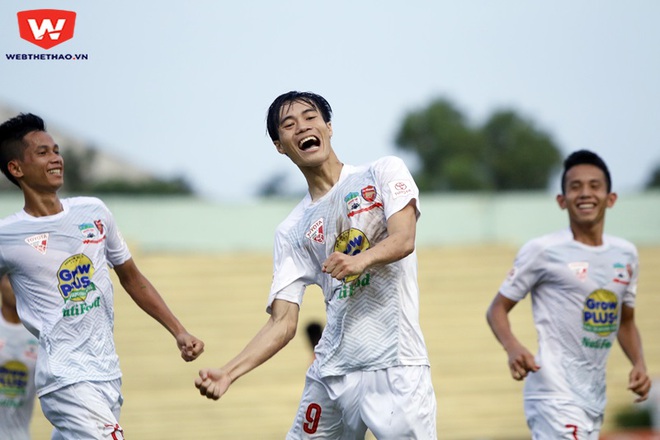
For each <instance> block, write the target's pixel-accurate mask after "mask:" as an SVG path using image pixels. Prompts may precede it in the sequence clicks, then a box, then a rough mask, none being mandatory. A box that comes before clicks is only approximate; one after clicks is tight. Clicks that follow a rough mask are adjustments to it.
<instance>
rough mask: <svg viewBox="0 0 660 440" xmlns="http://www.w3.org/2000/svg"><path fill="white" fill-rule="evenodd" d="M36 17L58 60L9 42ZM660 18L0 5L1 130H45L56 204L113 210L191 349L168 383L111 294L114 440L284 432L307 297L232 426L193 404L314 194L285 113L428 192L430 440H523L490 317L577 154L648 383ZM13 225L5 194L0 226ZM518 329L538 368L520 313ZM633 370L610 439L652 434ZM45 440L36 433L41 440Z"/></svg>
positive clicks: (647, 14) (339, 5) (557, 224)
mask: <svg viewBox="0 0 660 440" xmlns="http://www.w3.org/2000/svg"><path fill="white" fill-rule="evenodd" d="M44 8H49V9H64V10H69V11H74V12H76V22H75V34H74V36H73V38H72V39H70V40H68V41H65V42H62V43H61V44H58V45H56V46H54V47H53V48H51V49H48V50H45V49H42V48H41V47H39V46H37V45H35V44H32V43H30V42H29V41H26V40H24V39H22V38H21V37H20V35H19V31H18V21H17V15H16V14H17V12H20V11H24V10H27V9H44ZM659 14H660V4H659V3H657V2H653V1H651V0H646V1H643V0H640V1H635V2H633V3H626V4H622V3H620V2H616V1H613V0H606V1H585V2H579V3H577V4H576V3H575V2H569V1H564V0H560V1H556V2H553V3H552V4H542V3H530V2H525V1H522V0H519V1H513V0H502V1H498V2H487V1H471V2H445V1H439V2H427V1H412V2H404V3H399V2H382V1H381V2H375V1H364V2H359V3H355V2H348V1H344V0H338V1H335V2H332V3H328V4H321V3H310V2H303V1H290V0H285V1H282V2H277V3H272V2H265V1H255V2H249V3H240V2H231V3H218V2H213V1H210V0H200V1H196V2H155V1H151V0H149V1H143V2H139V3H136V2H129V1H127V0H119V1H116V2H113V3H112V6H108V5H105V4H101V3H98V2H97V3H94V2H85V1H82V0H68V1H64V0H48V1H46V0H33V1H31V2H30V4H29V5H27V4H26V3H25V2H23V1H20V0H5V1H3V2H2V3H0V57H1V59H0V78H1V79H2V81H1V82H0V117H1V118H0V119H2V120H5V119H7V118H9V117H11V116H14V115H15V114H17V113H18V112H28V111H29V112H33V113H36V114H39V115H40V116H42V117H44V119H45V120H46V122H47V124H48V129H49V131H50V132H51V133H52V134H53V135H54V137H55V139H56V141H57V142H58V143H59V145H60V146H61V148H62V151H63V155H64V157H65V162H66V179H65V188H64V189H63V195H77V194H93V195H97V196H100V197H101V198H103V200H104V201H105V202H106V203H107V204H108V206H109V207H110V209H111V210H112V211H113V213H114V214H115V217H116V218H117V221H118V223H119V225H120V227H121V229H122V233H123V234H124V236H125V237H126V238H127V240H128V241H129V243H130V244H131V248H132V250H133V253H134V256H135V258H136V261H137V263H138V265H139V266H140V267H141V269H142V270H143V272H145V273H146V275H147V276H148V277H149V278H150V279H151V280H152V282H154V284H155V285H156V286H157V287H158V288H159V290H160V291H161V293H162V294H163V296H165V298H166V300H167V301H168V303H169V304H170V305H171V307H172V308H173V309H174V310H175V312H176V313H177V314H178V316H179V317H180V318H181V319H182V321H184V322H185V323H186V325H187V326H188V327H189V328H190V330H191V331H192V332H193V333H195V334H196V335H198V336H199V337H201V338H203V339H205V341H206V343H207V353H206V354H205V355H204V356H203V357H202V358H201V359H200V360H199V361H197V362H195V363H194V364H184V363H183V362H181V361H180V359H179V358H178V355H177V352H176V349H175V346H174V343H173V341H171V340H170V337H169V336H168V335H167V333H166V332H165V331H164V330H162V329H161V328H159V327H158V325H157V324H156V323H155V322H153V321H152V320H151V319H150V318H148V317H147V316H145V315H144V314H143V313H142V312H141V311H139V310H138V309H137V307H135V305H134V304H132V303H131V302H130V300H128V299H127V296H126V295H124V294H123V292H122V291H121V288H117V304H116V308H117V324H116V338H117V345H118V350H119V352H120V356H121V363H122V368H123V371H124V375H125V376H124V393H125V397H126V404H125V406H124V410H123V414H122V424H123V425H124V427H125V428H126V431H127V435H128V436H130V438H139V439H151V438H154V439H155V438H159V439H160V438H172V439H174V438H196V439H218V438H222V439H229V438H254V439H270V438H273V439H276V438H283V437H284V434H285V432H286V430H287V429H288V428H289V426H290V424H291V422H292V419H293V415H294V412H295V409H296V407H297V404H298V399H299V397H300V392H301V390H302V386H303V381H304V374H305V369H306V368H307V366H308V365H309V362H311V351H310V349H309V346H308V343H307V341H306V335H305V331H304V330H305V329H304V328H303V327H304V326H305V325H306V324H307V323H309V322H312V321H319V322H321V323H323V319H324V312H323V303H322V298H321V295H320V294H319V292H315V290H314V289H313V288H312V289H310V291H309V292H308V293H307V295H306V298H305V304H304V306H303V309H302V312H301V313H302V315H301V321H300V329H299V332H298V336H297V337H296V339H295V340H294V341H293V342H292V343H291V344H290V345H289V346H288V347H287V348H286V349H285V350H284V351H283V352H282V353H280V354H279V355H278V356H276V357H275V358H274V359H273V360H271V361H270V362H269V363H268V364H266V365H265V366H263V367H261V368H260V369H258V370H256V371H255V372H253V373H252V374H251V375H248V376H246V377H245V378H243V379H241V380H240V381H239V382H238V383H237V384H236V385H235V386H234V387H232V389H231V391H230V393H229V394H228V395H227V396H226V397H225V398H223V400H222V401H220V402H216V403H211V402H206V401H205V400H204V399H202V398H201V397H199V396H197V395H196V394H195V389H194V388H193V386H192V381H193V379H194V377H195V375H196V374H197V370H198V369H199V368H201V367H205V366H216V365H220V364H222V363H224V362H225V361H226V360H228V359H229V358H230V357H231V356H233V355H234V354H235V353H237V352H238V351H239V350H240V349H241V348H242V347H243V346H244V344H245V343H246V342H247V341H248V340H249V338H251V337H252V335H253V334H254V333H255V332H256V331H257V329H258V328H260V326H261V325H262V324H263V322H265V320H266V319H267V315H266V313H265V303H266V298H267V293H268V288H269V285H270V278H271V258H270V255H271V252H272V239H273V233H274V229H275V227H276V226H277V224H278V223H279V222H280V221H281V220H282V219H283V218H284V217H285V216H286V215H287V213H288V212H289V211H290V210H291V209H292V208H293V206H295V204H296V203H297V200H298V199H299V198H300V197H301V196H302V194H303V193H304V191H305V182H304V180H303V178H302V176H301V175H300V173H299V171H298V170H297V169H296V167H295V166H293V165H292V164H291V163H290V162H289V160H288V159H287V158H286V157H284V156H280V155H278V154H277V153H276V151H275V149H274V148H273V146H272V144H271V142H270V140H269V138H268V136H267V135H266V130H265V116H266V111H267V108H268V105H269V104H270V102H272V100H273V99H274V98H275V97H276V96H277V95H279V94H281V93H283V92H286V91H289V90H294V89H295V90H310V91H315V92H317V93H320V94H322V95H324V96H325V97H326V98H327V99H328V101H329V102H330V104H331V105H332V106H333V109H334V110H335V116H334V118H333V128H334V136H333V146H334V148H335V150H336V151H337V153H338V156H339V157H340V159H342V160H344V161H346V162H348V163H353V164H361V163H365V162H369V161H371V160H374V159H376V158H378V157H381V156H384V155H389V154H394V155H397V156H400V157H402V158H403V159H404V160H405V161H406V163H407V164H408V166H409V168H410V169H411V171H412V172H413V174H414V176H415V179H416V181H417V183H418V185H419V187H420V190H421V191H422V199H421V206H422V212H423V214H422V217H421V219H420V222H419V231H418V250H419V260H420V263H419V264H420V287H421V301H422V317H421V319H422V326H423V329H424V332H425V336H426V338H427V344H428V347H429V352H430V356H431V362H432V365H433V377H434V385H435V389H436V394H437V397H438V433H439V435H440V438H445V439H457V440H458V439H466V440H467V439H470V440H477V439H479V440H487V439H488V440H504V439H507V440H513V439H516V440H517V439H525V438H528V437H529V435H528V434H527V428H526V426H525V422H524V417H523V414H522V387H521V385H520V384H518V383H515V382H513V381H511V380H510V379H509V378H508V374H507V369H506V358H505V355H504V352H503V351H502V350H501V349H500V347H499V345H498V344H497V342H496V341H495V339H494V337H493V336H492V335H491V334H490V331H489V329H488V328H487V325H486V322H485V318H484V314H485V310H486V307H487V306H488V303H489V302H490V300H491V298H492V296H493V295H494V294H495V293H496V291H497V289H498V287H499V285H500V283H501V282H502V280H503V278H504V276H505V274H506V272H507V271H508V270H509V268H510V266H511V264H512V262H513V258H514V256H515V253H516V250H517V248H518V247H519V246H520V245H521V244H522V243H524V242H525V241H527V240H528V239H530V238H532V237H534V236H537V235H540V234H544V233H546V232H550V231H552V230H555V229H559V228H563V227H566V225H567V221H566V214H565V213H564V212H562V211H560V210H559V209H558V208H557V206H556V203H555V202H554V195H555V194H556V193H557V191H558V190H559V171H560V168H561V160H562V158H563V157H565V156H566V155H567V154H568V153H570V152H571V151H574V150H577V149H581V148H587V149H591V150H593V151H595V152H597V153H598V154H600V155H601V156H602V157H603V158H604V159H605V160H606V162H607V163H608V165H609V166H610V169H611V172H612V176H613V184H614V190H615V191H617V192H619V195H620V198H619V201H618V202H617V205H616V206H615V208H614V209H612V210H611V211H610V212H609V213H608V218H607V228H606V229H607V232H609V233H612V234H616V235H620V236H623V237H625V238H627V239H629V240H631V241H633V242H634V243H635V244H636V245H637V246H638V247H639V249H640V256H641V266H642V277H641V280H640V288H639V300H638V301H639V303H638V310H637V315H638V316H637V319H638V324H639V326H640V329H641V332H642V336H643V338H644V345H645V351H646V356H647V362H648V364H649V365H648V367H649V371H651V373H652V374H654V375H655V376H660V345H658V342H657V341H656V339H657V335H658V334H660V333H659V332H660V328H659V325H660V324H659V322H660V321H658V319H657V317H656V315H655V311H657V310H660V304H659V302H660V299H659V295H658V288H657V286H658V285H660V278H659V277H660V271H658V270H657V269H658V268H660V131H659V130H657V128H656V127H657V124H658V121H659V120H660V86H659V85H658V84H659V83H658V80H657V78H659V77H660V63H659V61H658V57H657V48H658V47H660V28H659V27H658V26H657V17H658V15H659ZM45 38H49V37H48V36H46V37H45ZM45 55H48V56H52V57H53V58H58V57H55V56H54V55H62V57H60V58H64V59H46V58H47V57H45ZM66 58H76V59H75V60H74V59H69V60H67V59H66ZM21 207H22V198H21V195H20V192H19V191H18V190H17V189H16V188H14V187H12V186H11V184H10V183H9V182H8V181H6V179H2V180H1V181H0V216H2V217H4V216H6V215H8V214H10V213H12V212H15V211H16V210H19V209H21ZM513 319H514V323H513V324H514V326H515V328H516V329H517V331H518V332H520V334H521V337H523V338H525V340H526V342H527V343H528V344H529V345H530V346H531V347H534V344H535V338H536V336H535V331H534V328H533V324H532V322H531V312H530V304H529V301H525V302H524V303H521V304H520V305H519V306H518V307H517V308H516V310H515V311H514V317H513ZM628 369H629V367H628V364H627V361H626V360H625V358H624V356H623V355H622V354H621V353H620V350H619V349H618V348H615V349H613V352H612V356H611V361H610V365H609V370H608V378H609V379H608V380H609V385H608V386H609V389H608V397H609V404H608V409H607V413H606V425H605V428H606V429H605V430H604V432H606V433H607V434H608V435H609V436H610V437H608V438H609V439H614V438H615V437H614V436H615V433H617V432H622V431H625V432H628V435H632V434H630V432H632V431H631V430H634V429H636V428H641V429H643V430H648V429H649V428H650V426H651V424H652V423H653V421H652V417H651V416H652V414H653V411H652V410H653V406H651V405H642V406H632V405H631V402H632V400H633V399H632V396H631V395H630V394H629V393H628V392H627V391H626V390H625V386H626V383H627V374H628ZM656 423H657V422H656ZM48 432H49V427H48V424H47V422H46V421H45V420H44V419H43V416H41V415H40V414H37V415H36V416H35V420H34V436H35V439H41V438H48V434H47V433H48ZM639 435H640V436H641V434H639Z"/></svg>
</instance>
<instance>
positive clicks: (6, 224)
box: [0, 211, 24, 231]
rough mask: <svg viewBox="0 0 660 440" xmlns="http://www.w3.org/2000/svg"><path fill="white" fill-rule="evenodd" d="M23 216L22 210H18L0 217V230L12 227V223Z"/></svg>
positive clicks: (7, 229) (8, 229)
mask: <svg viewBox="0 0 660 440" xmlns="http://www.w3.org/2000/svg"><path fill="white" fill-rule="evenodd" d="M23 217H24V214H23V212H22V211H19V212H15V213H13V214H10V215H8V216H7V217H4V218H2V219H0V231H10V230H11V229H12V225H14V224H16V223H17V222H19V221H21V219H22V218H23Z"/></svg>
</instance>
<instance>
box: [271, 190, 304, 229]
mask: <svg viewBox="0 0 660 440" xmlns="http://www.w3.org/2000/svg"><path fill="white" fill-rule="evenodd" d="M310 203H311V198H310V196H309V194H307V195H306V196H305V197H304V198H303V199H302V200H301V201H300V202H298V204H297V205H296V206H295V207H294V208H293V209H292V210H291V212H290V213H289V214H288V215H287V216H286V217H285V218H284V220H282V221H281V222H280V224H279V225H277V228H276V229H275V235H276V237H277V236H282V235H287V234H288V233H289V231H290V230H291V229H293V228H295V227H296V225H297V224H298V223H299V222H300V220H301V219H302V218H303V217H304V215H305V209H307V207H308V206H309V205H310Z"/></svg>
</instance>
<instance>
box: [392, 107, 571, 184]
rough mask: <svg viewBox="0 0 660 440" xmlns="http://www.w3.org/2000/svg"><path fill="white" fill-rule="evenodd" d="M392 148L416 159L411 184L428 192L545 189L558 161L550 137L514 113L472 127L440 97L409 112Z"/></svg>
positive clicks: (498, 114) (500, 113)
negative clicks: (396, 148)
mask: <svg viewBox="0 0 660 440" xmlns="http://www.w3.org/2000/svg"><path fill="white" fill-rule="evenodd" d="M396 144H397V146H398V147H399V148H401V149H403V150H407V151H410V152H412V153H414V154H416V155H417V156H418V157H419V159H420V164H421V167H420V169H419V170H418V171H417V172H416V173H415V180H416V182H417V185H418V186H419V189H420V191H428V192H430V191H452V190H459V191H465V190H470V191H480V190H494V191H504V190H535V189H545V188H547V187H548V183H549V181H550V178H551V177H552V175H553V173H554V172H555V170H556V169H557V168H558V166H559V165H560V164H561V158H562V154H561V151H560V149H559V148H558V147H557V145H556V144H555V143H554V141H553V140H552V138H551V137H550V135H548V134H547V133H545V132H543V131H541V130H540V129H538V128H536V126H535V125H534V123H533V122H532V121H530V120H528V119H526V118H523V117H522V116H520V115H518V114H517V113H516V112H514V111H513V110H501V111H497V112H495V113H494V114H493V115H492V116H491V117H490V118H488V120H487V121H486V123H485V124H484V125H483V127H472V126H470V124H468V122H467V121H466V118H465V116H464V115H463V114H462V113H461V112H460V111H459V110H458V109H457V108H456V106H455V105H454V104H453V103H452V102H450V101H449V100H447V99H443V98H441V99H436V100H434V101H433V102H431V104H430V105H429V106H428V107H426V108H424V109H422V110H419V111H414V112H411V113H409V114H408V115H407V116H406V117H405V118H404V121H403V123H402V126H401V128H400V129H399V132H398V134H397V136H396Z"/></svg>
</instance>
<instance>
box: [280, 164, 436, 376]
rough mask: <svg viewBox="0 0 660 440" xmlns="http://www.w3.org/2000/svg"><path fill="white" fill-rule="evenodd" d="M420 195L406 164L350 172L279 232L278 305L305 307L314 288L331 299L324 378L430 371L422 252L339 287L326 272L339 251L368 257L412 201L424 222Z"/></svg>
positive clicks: (321, 357) (306, 202)
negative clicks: (422, 317)
mask: <svg viewBox="0 0 660 440" xmlns="http://www.w3.org/2000/svg"><path fill="white" fill-rule="evenodd" d="M418 197H419V192H418V189H417V186H416V185H415V182H414V181H413V179H412V176H411V175H410V172H409V171H408V169H407V168H406V166H405V164H404V163H403V161H402V160H401V159H398V158H395V157H385V158H382V159H380V160H378V161H376V162H374V163H372V164H370V165H367V166H360V167H354V166H350V165H344V166H343V168H342V171H341V176H340V178H339V181H338V182H337V183H336V184H335V185H334V186H333V187H332V188H331V190H330V191H329V192H328V193H327V194H325V195H324V196H323V197H322V198H320V199H319V200H316V201H314V202H312V200H311V197H310V196H309V194H308V195H307V196H306V197H305V198H304V199H303V200H302V201H301V202H300V203H299V204H298V206H297V207H296V208H295V209H294V210H293V211H292V212H291V214H290V215H289V216H288V217H287V218H286V220H285V221H284V222H282V223H281V224H280V225H279V227H278V229H277V232H276V236H275V248H274V267H273V271H274V275H273V283H272V286H271V292H270V296H269V299H268V311H269V312H270V306H271V304H272V303H273V301H274V300H275V299H284V300H287V301H290V302H294V303H297V304H298V305H300V304H301V303H302V298H303V294H304V291H305V287H306V286H308V285H310V284H316V285H318V286H320V287H321V289H322V290H323V295H324V297H325V304H326V313H327V323H326V326H325V329H324V331H323V335H322V337H321V340H320V342H319V343H318V345H317V346H316V349H315V353H316V360H317V362H318V364H319V370H320V374H321V376H323V377H325V376H335V375H342V374H344V373H347V372H349V371H355V370H377V369H382V368H388V367H391V366H397V365H428V364H429V361H428V357H427V353H426V345H425V343H424V338H423V336H422V332H421V329H420V326H419V289H418V285H417V256H416V253H414V252H413V253H412V254H411V255H409V256H407V257H406V258H403V259H401V260H399V261H396V262H393V263H390V264H387V265H384V266H380V267H372V268H369V269H367V271H365V272H364V273H362V274H361V275H360V276H356V277H350V278H349V279H346V280H344V281H343V282H342V281H338V280H335V279H333V278H332V277H331V276H330V275H329V274H325V273H323V272H322V270H321V266H322V264H323V262H324V261H325V260H326V258H327V257H328V256H329V255H330V254H331V253H332V252H334V251H339V252H343V253H345V254H347V255H356V254H358V253H360V252H369V248H370V247H372V246H375V245H376V244H378V243H379V242H380V241H382V240H383V239H384V238H386V237H387V219H388V218H389V217H390V216H391V215H393V214H395V213H397V212H398V211H400V210H401V209H403V208H404V207H405V206H406V205H408V204H409V203H410V202H411V201H413V203H414V204H415V207H416V209H417V216H418V217H419V212H420V211H419V201H418Z"/></svg>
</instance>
